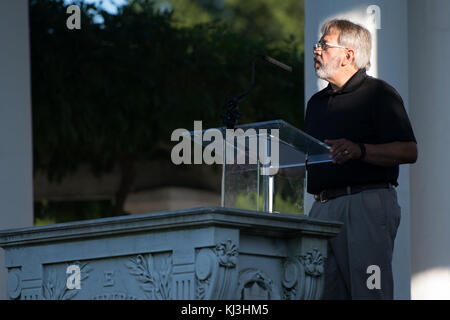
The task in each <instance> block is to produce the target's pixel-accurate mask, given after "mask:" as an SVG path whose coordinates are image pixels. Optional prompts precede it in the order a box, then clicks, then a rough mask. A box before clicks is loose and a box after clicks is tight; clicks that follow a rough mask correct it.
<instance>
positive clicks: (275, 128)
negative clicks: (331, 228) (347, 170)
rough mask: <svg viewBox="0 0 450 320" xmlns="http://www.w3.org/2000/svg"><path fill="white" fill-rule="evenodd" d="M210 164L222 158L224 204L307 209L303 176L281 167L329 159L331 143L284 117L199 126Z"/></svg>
mask: <svg viewBox="0 0 450 320" xmlns="http://www.w3.org/2000/svg"><path fill="white" fill-rule="evenodd" d="M189 137H190V139H192V140H193V141H194V144H197V145H202V147H203V151H202V156H203V157H205V155H209V156H210V159H209V164H211V161H214V163H217V164H222V194H221V206H223V207H229V208H239V209H249V210H255V211H265V212H286V213H300V214H301V213H303V190H304V181H305V180H304V179H301V178H300V179H299V178H288V177H283V176H282V175H278V174H277V173H278V170H279V169H283V168H290V167H305V166H310V165H314V164H318V163H323V162H330V161H332V160H331V159H329V154H330V152H329V149H330V148H329V146H327V145H326V144H324V143H323V142H321V141H319V140H317V139H315V138H313V137H311V136H309V135H308V134H306V133H304V132H303V131H301V130H299V129H298V128H296V127H294V126H292V125H290V124H288V123H287V122H285V121H283V120H273V121H266V122H258V123H250V124H245V125H239V126H236V128H235V129H227V128H225V127H222V128H215V129H207V130H194V131H191V132H189Z"/></svg>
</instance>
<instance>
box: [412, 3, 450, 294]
mask: <svg viewBox="0 0 450 320" xmlns="http://www.w3.org/2000/svg"><path fill="white" fill-rule="evenodd" d="M408 5H409V11H408V21H409V24H408V25H409V52H410V54H409V74H410V81H409V85H410V88H409V92H410V94H409V101H410V111H411V120H412V122H413V123H414V125H415V133H416V137H417V140H418V147H419V159H418V162H417V164H416V165H414V166H412V168H411V245H412V246H411V247H412V252H411V261H412V265H411V271H412V284H411V295H412V298H413V299H450V250H449V244H450V169H449V164H450V149H449V147H450V130H449V127H450V126H449V124H450V104H449V101H450V90H449V84H450V67H449V62H448V59H449V57H450V20H449V17H450V1H448V0H427V1H423V0H410V1H408Z"/></svg>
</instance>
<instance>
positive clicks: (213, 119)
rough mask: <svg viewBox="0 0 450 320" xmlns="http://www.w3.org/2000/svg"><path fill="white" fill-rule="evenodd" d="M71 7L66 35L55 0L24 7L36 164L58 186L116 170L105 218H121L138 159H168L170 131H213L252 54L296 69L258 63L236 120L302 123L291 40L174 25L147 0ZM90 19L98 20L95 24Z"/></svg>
mask: <svg viewBox="0 0 450 320" xmlns="http://www.w3.org/2000/svg"><path fill="white" fill-rule="evenodd" d="M78 5H79V6H80V8H81V14H82V18H81V21H82V23H81V30H79V31H74V30H68V29H67V28H66V24H65V19H66V18H67V14H66V13H65V6H64V3H63V1H62V0H32V1H30V25H31V28H30V29H31V62H32V102H33V138H34V143H33V145H34V147H33V148H34V149H33V154H34V167H35V170H45V171H46V172H47V173H48V177H49V179H50V180H61V179H63V178H64V177H65V176H66V175H67V174H68V173H70V172H73V171H75V170H76V169H77V168H78V166H79V165H80V164H83V163H88V164H90V166H91V168H92V170H93V172H94V173H95V174H96V175H101V174H102V173H105V172H108V171H110V170H112V169H113V168H114V167H115V166H118V167H119V168H120V170H121V182H120V186H119V188H118V190H117V193H116V196H115V206H114V210H113V213H112V215H120V214H122V213H123V205H124V202H125V200H126V197H127V195H128V194H129V192H130V191H131V190H132V186H133V182H134V180H135V177H136V174H137V172H136V163H137V162H138V161H148V160H152V159H155V158H157V157H161V156H163V157H166V159H167V161H170V160H169V159H170V157H169V156H168V154H169V153H168V150H169V149H168V147H169V142H170V134H171V132H172V131H173V130H174V129H176V128H180V127H181V128H190V127H192V124H193V121H194V120H203V123H204V125H205V126H209V127H215V126H218V125H221V124H220V122H219V116H220V114H221V113H222V112H223V109H222V108H221V107H222V105H223V104H224V102H225V100H226V97H227V96H228V95H229V94H236V93H239V92H241V91H243V90H245V89H247V87H248V85H249V78H250V62H251V60H252V58H253V56H255V55H256V54H261V53H265V54H268V55H271V56H273V57H276V58H277V59H280V60H282V61H284V62H286V63H289V64H292V65H293V66H294V70H295V72H294V73H292V74H285V73H283V72H280V71H279V70H276V69H275V68H273V67H271V66H267V65H266V66H262V65H261V66H259V65H258V68H257V86H256V87H255V90H254V92H253V94H252V96H251V97H250V98H249V99H248V100H246V101H245V102H243V103H242V110H243V114H244V116H243V118H242V120H241V122H250V121H260V120H268V119H277V118H283V119H286V120H288V121H290V122H292V123H293V124H295V125H298V126H301V124H302V119H303V116H302V114H303V84H302V73H303V67H302V61H301V60H299V59H298V56H299V53H298V47H297V45H296V43H295V42H294V41H292V42H291V43H285V45H284V46H283V48H277V47H276V46H271V45H270V42H268V41H266V40H264V39H259V40H251V39H249V38H247V37H246V36H244V35H242V34H239V33H236V32H233V31H232V30H231V28H230V27H229V26H228V25H227V24H224V23H221V22H209V23H202V24H195V25H192V26H184V27H180V26H176V24H175V23H174V15H175V12H161V11H159V10H155V7H154V5H153V3H152V2H150V1H145V0H135V1H130V2H129V3H128V4H127V5H125V6H123V7H121V8H120V9H119V12H118V14H116V15H111V14H108V13H107V12H105V11H103V10H102V9H100V8H97V7H95V6H93V5H86V4H84V3H81V2H80V3H78ZM98 15H101V16H102V17H103V22H102V23H96V22H95V21H94V20H95V17H96V16H98ZM274 105H276V108H274Z"/></svg>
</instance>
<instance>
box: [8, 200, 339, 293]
mask: <svg viewBox="0 0 450 320" xmlns="http://www.w3.org/2000/svg"><path fill="white" fill-rule="evenodd" d="M340 226H341V224H340V223H337V222H336V223H332V222H325V221H318V220H313V219H311V218H308V217H306V216H296V215H285V214H267V213H261V212H253V211H245V210H234V209H227V208H218V207H205V208H198V209H189V210H181V211H171V212H158V213H149V214H140V215H133V216H124V217H117V218H106V219H98V220H90V221H80V222H74V223H64V224H56V225H49V226H43V227H32V228H23V229H14V230H6V231H1V232H0V246H1V247H2V248H4V249H5V252H6V267H7V269H8V286H7V297H8V298H9V299H150V300H154V299H163V300H165V299H217V300H222V299H318V298H320V296H321V293H322V291H323V283H324V282H323V271H324V270H323V268H324V259H325V258H326V255H327V239H328V238H330V237H333V236H335V235H336V234H337V233H338V232H339V228H340Z"/></svg>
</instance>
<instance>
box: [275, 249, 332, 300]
mask: <svg viewBox="0 0 450 320" xmlns="http://www.w3.org/2000/svg"><path fill="white" fill-rule="evenodd" d="M323 273H324V257H323V255H322V253H321V252H320V251H319V250H317V249H313V250H312V251H308V252H307V253H306V254H304V255H301V256H298V257H295V258H294V259H287V260H286V261H285V263H284V267H283V276H282V279H283V280H282V286H283V298H284V299H286V300H313V299H320V297H321V295H322V292H323V283H324V279H323Z"/></svg>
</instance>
